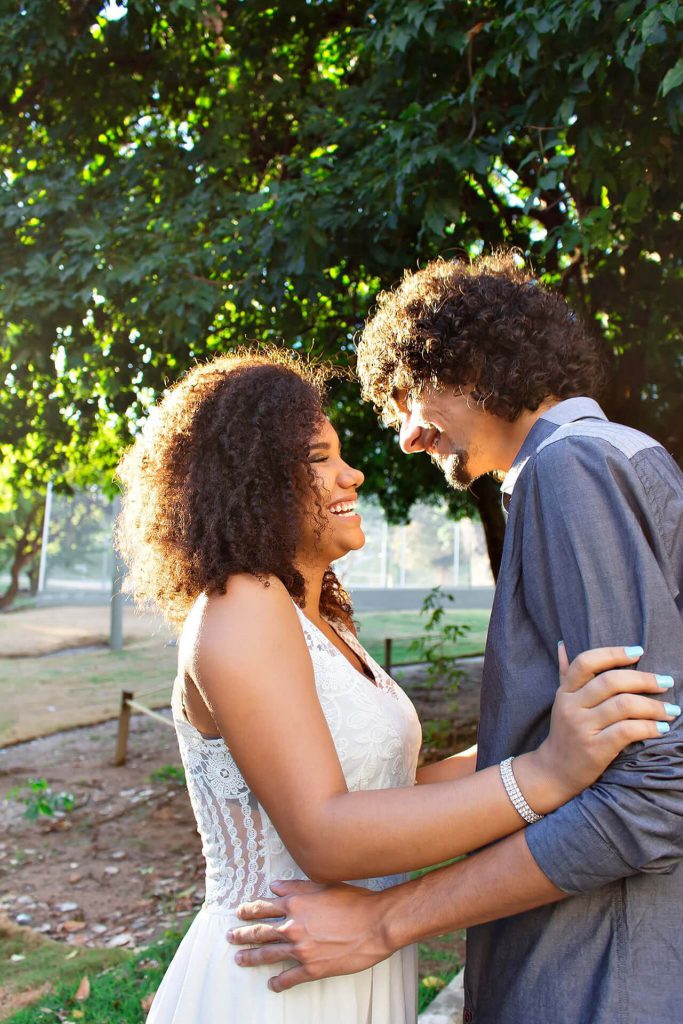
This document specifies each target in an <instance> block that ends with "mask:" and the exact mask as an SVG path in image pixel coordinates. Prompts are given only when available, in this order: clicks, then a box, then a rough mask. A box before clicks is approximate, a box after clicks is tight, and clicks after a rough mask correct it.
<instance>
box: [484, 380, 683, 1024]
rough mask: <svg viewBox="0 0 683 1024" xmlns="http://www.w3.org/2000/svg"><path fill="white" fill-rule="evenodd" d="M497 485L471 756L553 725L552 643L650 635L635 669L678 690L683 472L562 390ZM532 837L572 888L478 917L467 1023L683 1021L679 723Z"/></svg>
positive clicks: (543, 861)
mask: <svg viewBox="0 0 683 1024" xmlns="http://www.w3.org/2000/svg"><path fill="white" fill-rule="evenodd" d="M503 494H504V501H505V504H506V505H507V507H508V524H507V529H506V537H505V545H504V550H503V560H502V565H501V570H500V575H499V579H498V585H497V588H496V598H495V602H494V606H493V612H492V616H491V625H490V629H489V638H488V644H487V649H486V659H485V662H484V679H483V685H482V692H481V723H480V729H479V758H478V767H479V768H485V767H487V766H489V765H491V764H495V763H496V762H498V761H500V760H501V759H503V758H505V757H507V756H509V755H510V754H522V753H524V752H525V751H529V750H533V749H534V748H535V747H537V746H538V744H539V743H540V742H541V741H542V740H543V739H544V737H545V736H546V735H547V733H548V727H549V721H550V711H551V707H552V703H553V699H554V697H555V691H556V689H557V685H558V674H557V642H558V640H560V639H563V640H564V641H565V643H566V645H567V652H568V654H569V657H570V658H573V657H574V656H575V655H576V654H578V653H579V652H580V651H582V650H585V649H587V648H589V647H602V646H605V645H613V644H614V645H622V644H624V645H630V644H642V646H643V647H644V648H645V655H644V657H643V658H642V659H641V661H640V666H639V667H640V668H642V669H644V670H648V671H654V672H658V673H665V674H668V675H672V676H673V677H674V679H675V683H676V685H675V689H673V690H667V691H663V692H662V700H667V701H668V702H670V703H678V704H680V703H681V698H682V697H683V474H682V473H681V471H680V469H679V468H678V466H677V465H676V464H675V462H674V461H673V459H672V458H671V457H670V456H669V455H668V453H667V452H666V451H665V449H664V448H663V447H662V446H661V445H659V444H658V443H657V442H656V441H654V440H653V439H652V438H651V437H647V436H646V435H644V434H641V433H639V432H638V431H635V430H631V429H630V428H628V427H625V426H621V425H619V424H616V423H610V422H609V421H608V420H607V419H606V418H605V416H604V414H603V413H602V411H601V409H600V407H599V406H598V405H597V404H596V403H595V402H594V401H592V400H591V399H588V398H573V399H569V400H568V401H564V402H561V403H560V404H558V405H556V406H554V407H553V408H552V409H550V411H549V412H547V413H546V414H545V415H544V416H542V417H541V418H540V419H539V420H537V422H536V423H535V425H534V426H533V428H532V429H531V431H530V432H529V434H528V436H527V439H526V441H525V443H524V445H523V447H522V449H521V451H520V452H519V455H518V457H517V459H516V461H515V464H514V466H513V467H512V469H511V470H510V472H509V474H508V476H507V477H506V480H505V482H504V484H503ZM525 834H526V839H527V843H528V846H529V849H530V851H531V854H532V856H533V857H534V859H535V861H536V862H537V864H538V865H539V867H540V868H541V870H542V871H543V872H544V873H545V874H546V875H547V876H548V878H550V880H551V881H552V882H553V883H554V884H555V885H556V886H557V887H558V888H559V889H562V890H563V891H564V892H566V893H570V894H571V898H570V899H567V900H564V901H562V902H560V903H556V904H551V905H549V906H545V907H540V908H538V909H537V910H532V911H529V912H527V913H525V914H519V915H516V916H514V917H509V918H506V919H504V920H500V921H495V922H493V923H492V924H486V925H480V926H478V927H476V928H472V929H470V931H469V933H468V942H467V968H466V974H465V993H466V999H465V1007H466V1008H465V1015H464V1020H465V1021H466V1022H473V1024H642V1022H647V1024H675V1022H678V1021H683V862H682V859H683V723H681V722H680V721H676V722H675V723H674V724H673V725H672V728H671V731H670V732H669V733H668V734H665V735H663V736H661V737H659V738H657V739H653V740H648V741H647V742H646V743H638V744H634V745H632V746H631V747H629V748H628V749H627V750H625V751H624V752H623V753H622V754H621V755H620V756H619V757H618V758H617V759H616V761H614V762H613V764H612V765H610V767H609V768H608V770H607V771H606V772H605V774H604V775H603V776H602V777H601V778H600V779H599V781H598V782H596V783H595V785H593V786H591V787H590V789H587V790H585V791H584V792H583V793H581V794H580V795H579V796H577V797H575V798H574V799H573V800H571V801H570V802H569V803H567V804H565V805H564V806H563V807H561V808H560V809H559V810H557V811H555V812H554V814H550V815H548V816H547V817H545V818H544V819H543V820H542V821H539V822H537V823H536V824H535V825H531V826H530V827H528V828H527V829H526V833H525ZM508 884H509V885H510V886H511V887H514V885H515V879H514V877H510V878H509V879H508Z"/></svg>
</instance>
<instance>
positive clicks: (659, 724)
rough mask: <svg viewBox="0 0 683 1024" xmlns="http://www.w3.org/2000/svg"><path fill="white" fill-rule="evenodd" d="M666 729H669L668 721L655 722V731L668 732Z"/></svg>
mask: <svg viewBox="0 0 683 1024" xmlns="http://www.w3.org/2000/svg"><path fill="white" fill-rule="evenodd" d="M668 731H669V723H668V722H657V732H668Z"/></svg>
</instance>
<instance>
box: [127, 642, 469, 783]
mask: <svg viewBox="0 0 683 1024" xmlns="http://www.w3.org/2000/svg"><path fill="white" fill-rule="evenodd" d="M416 639H418V638H417V637H415V636H410V637H408V636H406V637H401V636H399V637H389V636H387V637H385V638H384V659H383V665H382V667H383V669H384V671H385V672H386V673H387V675H391V670H392V668H394V667H396V668H397V667H398V665H394V661H393V645H394V643H396V642H397V641H401V642H403V641H405V640H410V641H413V640H416ZM454 657H457V655H454ZM460 657H471V655H461V656H460ZM422 664H424V661H420V660H419V659H417V660H416V661H410V662H406V661H402V662H400V665H422ZM167 691H168V684H167V683H165V684H164V685H163V686H155V687H152V689H149V690H141V691H139V692H137V693H134V692H133V691H132V690H122V692H121V707H120V710H119V727H118V732H117V735H116V755H115V758H114V764H115V765H117V766H120V765H123V764H125V763H126V759H127V757H128V736H129V733H130V716H131V715H132V713H133V711H137V712H138V713H139V714H141V715H146V716H147V717H148V718H153V719H155V721H157V722H161V723H162V724H163V725H166V726H168V727H169V728H171V729H173V728H175V726H174V725H173V722H172V720H171V719H169V718H166V717H165V716H164V715H160V714H159V712H158V711H155V710H154V709H153V708H148V707H147V705H146V704H141V703H140V701H139V700H138V699H137V698H138V697H149V696H152V695H153V694H156V693H164V692H167Z"/></svg>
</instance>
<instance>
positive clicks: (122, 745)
mask: <svg viewBox="0 0 683 1024" xmlns="http://www.w3.org/2000/svg"><path fill="white" fill-rule="evenodd" d="M133 696H134V694H133V693H131V691H130V690H124V691H123V692H122V694H121V710H120V712H119V731H118V735H117V737H116V757H115V759H114V764H115V765H122V764H125V763H126V756H127V753H128V732H129V729H130V716H131V707H130V704H129V703H128V701H131V700H132V699H133Z"/></svg>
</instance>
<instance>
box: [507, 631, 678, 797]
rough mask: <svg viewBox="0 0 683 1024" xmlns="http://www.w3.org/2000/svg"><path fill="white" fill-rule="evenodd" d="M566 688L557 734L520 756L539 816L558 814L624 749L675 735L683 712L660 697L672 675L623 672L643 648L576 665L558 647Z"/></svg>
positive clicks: (590, 655) (595, 653)
mask: <svg viewBox="0 0 683 1024" xmlns="http://www.w3.org/2000/svg"><path fill="white" fill-rule="evenodd" d="M558 655H559V665H560V687H559V689H558V691H557V696H556V697H555V703H554V705H553V710H552V716H551V720H550V733H549V735H548V738H547V739H546V740H545V741H544V742H543V743H542V744H541V746H540V747H539V748H538V750H536V751H534V752H533V753H532V754H525V755H523V756H522V757H519V758H515V761H514V764H513V769H514V773H515V777H516V779H517V783H518V785H519V787H520V789H521V790H522V793H523V794H524V796H525V797H526V799H527V801H528V803H529V804H530V805H531V807H532V808H533V809H534V810H535V811H537V812H538V813H539V814H546V813H548V812H550V811H553V810H555V809H556V808H557V807H559V806H560V805H561V804H563V803H565V802H566V801H567V800H570V799H571V798H572V797H573V796H576V794H577V793H580V792H581V790H582V789H585V788H586V787H587V786H590V785H591V784H592V783H593V782H595V780H596V779H597V778H599V776H600V775H602V773H603V772H604V771H605V769H606V768H607V766H608V765H609V764H610V763H611V762H612V761H613V760H614V758H615V757H616V756H617V755H618V754H620V753H621V751H622V750H623V749H624V747H627V746H629V744H631V743H636V742H638V741H640V740H647V739H653V738H655V737H656V736H659V735H661V734H662V733H664V732H668V730H669V725H668V723H669V722H670V721H671V720H672V719H674V718H677V717H678V715H680V713H681V710H680V708H678V707H677V706H676V705H671V704H666V703H665V702H664V701H662V700H661V699H655V698H652V697H645V696H642V694H646V693H656V694H659V695H660V697H661V696H662V695H663V694H665V693H666V690H667V689H668V688H669V687H670V686H671V685H672V684H673V680H672V679H671V677H669V676H656V675H654V674H653V673H651V672H637V671H636V670H635V669H627V668H622V667H620V666H624V665H634V664H635V663H636V662H637V661H638V660H639V658H641V657H642V655H643V651H642V649H641V648H633V647H631V648H624V647H599V648H595V649H594V650H590V651H584V652H583V653H582V654H579V655H578V656H577V657H576V658H574V660H573V661H572V663H571V665H570V664H569V661H568V659H567V654H566V651H565V648H564V644H560V645H559V648H558Z"/></svg>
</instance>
